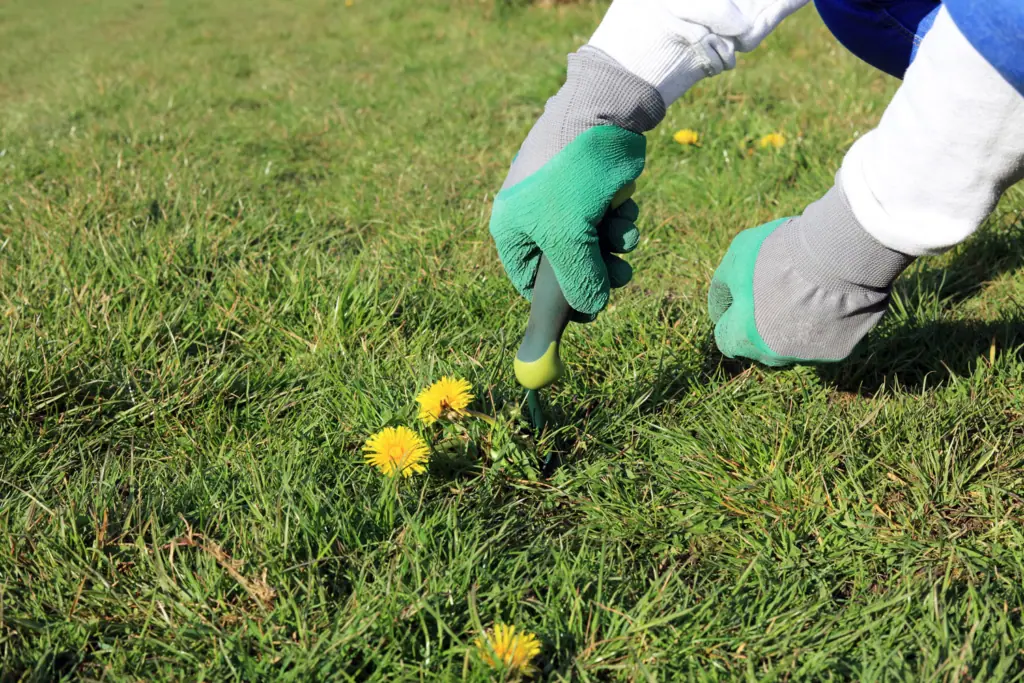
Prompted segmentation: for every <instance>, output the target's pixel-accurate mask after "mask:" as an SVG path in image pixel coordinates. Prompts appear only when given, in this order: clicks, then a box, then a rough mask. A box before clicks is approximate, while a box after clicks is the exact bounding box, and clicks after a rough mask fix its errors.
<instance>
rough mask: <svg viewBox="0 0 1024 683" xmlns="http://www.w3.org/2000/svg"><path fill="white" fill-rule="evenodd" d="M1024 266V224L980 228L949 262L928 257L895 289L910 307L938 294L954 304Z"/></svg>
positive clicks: (912, 307)
mask: <svg viewBox="0 0 1024 683" xmlns="http://www.w3.org/2000/svg"><path fill="white" fill-rule="evenodd" d="M1022 266H1024V223H1022V222H1018V223H1016V224H1014V225H1013V226H1011V227H1009V228H1004V229H988V230H983V231H980V232H979V233H978V234H976V235H975V236H973V237H972V238H971V239H970V240H969V241H967V242H965V243H964V244H962V245H961V246H959V247H958V248H957V249H956V250H955V251H954V252H953V254H952V257H951V259H950V261H949V263H947V264H945V265H943V262H942V261H941V260H938V259H934V258H933V259H925V260H924V261H922V265H921V266H920V267H918V268H917V269H915V270H914V271H912V272H911V273H910V274H908V275H905V276H904V277H902V278H900V280H898V281H897V282H896V287H895V289H896V292H897V293H899V294H900V296H901V297H902V298H903V300H904V301H906V302H907V306H908V308H910V309H911V310H913V309H916V308H918V307H919V306H920V305H922V304H924V303H925V301H924V300H925V299H930V298H931V297H938V299H939V300H940V301H942V302H943V303H944V304H945V305H947V306H949V305H954V304H958V303H961V302H963V301H966V300H968V299H971V298H973V297H975V296H978V295H979V294H981V293H982V292H983V291H984V289H985V285H986V284H988V283H989V282H991V281H992V280H994V279H996V278H997V277H999V276H1001V275H1003V274H1005V273H1012V272H1014V271H1016V270H1018V269H1020V268H1021V267H1022Z"/></svg>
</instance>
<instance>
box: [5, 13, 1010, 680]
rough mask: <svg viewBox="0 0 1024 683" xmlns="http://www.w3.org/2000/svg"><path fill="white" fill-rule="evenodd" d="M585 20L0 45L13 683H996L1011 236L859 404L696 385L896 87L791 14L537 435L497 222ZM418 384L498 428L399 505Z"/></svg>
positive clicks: (966, 273) (708, 86)
mask: <svg viewBox="0 0 1024 683" xmlns="http://www.w3.org/2000/svg"><path fill="white" fill-rule="evenodd" d="M601 14H602V7H601V6H599V5H574V6H559V7H555V8H553V9H545V8H542V7H523V6H519V5H504V4H499V5H494V4H492V3H491V2H490V0H487V1H484V0H472V1H471V0H418V1H414V0H354V4H352V5H351V6H347V5H346V2H345V0H252V1H251V2H239V1H238V0H224V1H222V2H217V3H212V2H202V1H200V0H181V1H175V2H170V1H168V0H91V1H89V2H71V1H70V0H65V1H63V2H57V1H56V0H13V1H12V2H7V3H4V4H0V150H2V151H0V680H2V681H4V682H5V683H6V682H7V681H23V680H24V681H45V680H52V679H55V678H66V679H70V678H85V679H92V680H144V679H145V680H154V679H171V680H198V679H202V680H254V679H289V680H296V681H308V680H368V679H370V680H389V681H391V680H414V679H415V680H424V679H431V680H437V679H441V680H451V679H460V678H469V679H472V680H480V681H484V680H494V678H495V676H496V675H497V674H495V673H494V672H493V671H492V670H490V669H489V668H488V667H487V665H486V664H485V662H484V661H483V660H482V659H481V657H480V656H479V655H478V653H477V651H476V648H475V647H474V645H473V641H474V639H475V638H477V637H478V636H479V635H480V630H481V628H486V627H488V626H490V625H491V624H492V623H493V622H504V623H511V624H515V625H517V626H519V627H521V628H523V629H526V630H528V631H531V632H534V633H536V634H537V636H538V637H539V638H540V640H541V641H542V644H543V650H542V653H541V655H540V656H539V657H538V659H537V666H538V668H539V671H540V676H541V677H543V678H550V679H554V680H578V681H598V680H667V679H674V678H679V679H693V680H814V681H818V680H842V679H858V680H921V681H933V680H942V681H957V680H962V681H968V680H972V681H982V680H984V681H995V680H1021V678H1022V673H1021V672H1022V671H1024V623H1022V615H1021V608H1022V605H1024V529H1022V526H1021V523H1022V520H1024V497H1022V496H1024V491H1022V488H1024V476H1022V470H1021V467H1022V464H1024V351H1022V345H1024V311H1022V308H1021V302H1024V275H1022V274H1021V273H1020V272H1019V271H1020V266H1021V265H1022V261H1024V241H1022V240H1024V222H1022V217H1021V210H1022V208H1024V191H1022V190H1021V189H1020V188H1017V189H1014V190H1011V191H1010V193H1009V194H1008V196H1007V197H1006V198H1005V200H1004V201H1003V202H1002V204H1001V205H1000V207H999V209H998V210H997V212H996V213H995V215H994V216H993V218H992V219H991V220H990V221H989V222H988V224H987V225H986V226H985V227H984V229H983V230H982V231H981V232H980V233H979V234H978V235H977V236H975V238H974V239H973V240H971V241H970V242H969V243H967V244H965V245H964V246H962V247H961V248H959V249H957V250H955V251H953V252H951V253H950V254H948V255H946V256H944V257H942V258H935V259H929V260H924V261H921V262H919V263H918V264H916V265H915V266H914V267H913V268H912V269H911V270H910V271H909V272H908V273H907V274H906V275H905V276H904V277H903V278H902V279H901V281H900V283H899V285H898V287H897V292H896V296H895V302H894V308H893V312H892V314H891V315H890V316H888V317H887V318H886V320H885V322H884V323H883V324H882V325H881V327H880V328H879V329H878V330H876V331H875V332H874V333H873V334H872V335H871V336H870V338H869V340H868V342H867V343H866V344H865V345H864V346H863V348H862V349H860V350H859V351H858V353H857V355H856V357H855V358H853V359H851V360H850V361H849V362H846V363H843V364H842V365H839V366H836V367H829V368H826V369H813V368H801V369H796V370H789V371H782V372H777V371H768V370H765V369H763V368H760V367H752V366H746V365H742V364H738V363H734V362H731V361H724V360H723V359H722V358H721V356H719V355H718V354H717V353H716V352H715V351H714V349H713V345H712V344H711V343H710V332H711V325H710V321H709V320H708V318H707V315H706V312H705V309H704V303H703V302H704V297H705V293H706V290H707V286H708V282H709V280H710V276H711V273H712V271H713V269H714V267H715V266H716V265H717V262H718V259H719V258H720V257H721V255H722V254H723V253H724V251H725V249H726V247H727V245H728V243H729V241H730V239H731V238H732V236H733V235H735V234H736V233H737V232H738V231H739V230H741V229H743V228H746V227H750V226H753V225H756V224H758V223H760V222H764V221H766V220H769V219H771V218H775V217H779V216H784V215H787V214H790V213H793V212H798V211H800V210H802V208H803V207H804V206H805V205H806V204H807V203H808V202H810V201H812V200H813V199H815V198H817V197H818V196H820V195H821V194H822V193H823V192H824V190H825V189H827V188H828V187H829V185H830V184H831V182H832V176H833V173H834V171H835V169H836V168H837V167H838V165H839V163H840V161H841V159H842V156H843V153H844V151H845V150H846V149H847V148H848V147H849V145H850V144H851V143H852V142H853V140H854V139H855V138H856V137H857V136H858V134H860V133H863V132H864V131H866V130H868V129H870V128H871V126H872V125H873V124H874V123H875V122H876V121H877V120H878V118H879V116H880V115H881V113H882V111H883V109H884V107H885V104H886V102H887V101H888V98H889V97H890V95H891V94H892V93H893V92H894V90H895V88H896V85H897V84H896V82H895V81H893V80H892V79H889V78H888V77H884V76H881V75H879V74H877V73H875V72H873V71H872V70H871V69H870V68H868V67H867V66H865V65H862V64H860V63H858V62H857V61H856V60H855V59H854V58H853V57H851V56H849V55H848V54H846V53H845V52H844V51H843V50H842V48H840V47H839V46H838V45H837V44H836V43H835V42H834V41H833V40H832V39H831V38H830V36H829V35H828V33H827V31H826V30H825V29H824V28H823V26H822V25H821V23H820V21H819V19H818V17H817V15H816V14H815V13H814V10H813V9H807V10H804V11H803V12H801V13H800V14H798V15H797V16H796V17H794V18H793V19H792V20H791V21H789V22H788V23H787V24H785V25H784V26H783V28H782V29H781V30H780V31H779V32H778V33H777V34H775V35H773V36H771V37H770V38H769V39H768V40H767V41H766V43H765V45H764V47H763V49H760V50H758V51H757V52H755V53H754V54H751V55H745V56H742V57H741V60H740V68H739V69H738V70H737V71H735V72H733V73H729V74H726V75H724V76H722V77H720V78H718V79H715V80H713V81H708V82H704V83H703V84H701V85H699V86H698V87H697V88H696V89H695V90H694V91H693V92H691V93H690V94H689V95H688V96H687V97H686V98H684V100H683V101H682V102H681V103H680V104H677V105H674V106H673V107H671V109H670V111H669V113H668V117H667V120H666V121H665V123H664V124H663V125H662V126H661V127H660V128H659V129H657V130H656V131H654V132H653V133H651V134H650V135H649V136H648V139H649V143H648V149H649V162H648V169H647V171H646V172H645V174H644V176H643V178H642V179H641V182H640V187H639V190H638V192H637V195H636V196H637V199H638V201H639V203H640V204H641V207H642V215H641V221H640V224H641V229H642V231H643V233H644V238H643V239H642V241H641V247H640V249H638V251H637V252H636V256H635V258H634V260H633V262H634V266H635V268H636V276H635V281H634V283H633V284H632V285H631V286H630V287H628V288H626V289H625V290H622V291H620V292H619V293H617V294H616V295H615V296H614V297H613V300H612V305H611V306H610V308H609V310H608V311H607V313H606V314H604V315H602V316H601V318H600V319H599V321H598V322H597V323H596V324H593V325H589V326H573V327H571V329H570V331H569V332H568V333H567V337H566V345H565V346H566V349H565V353H564V356H565V358H566V361H567V363H568V365H569V367H570V370H571V376H570V377H569V378H568V379H567V380H566V381H564V382H562V383H560V384H559V385H558V386H557V387H555V388H554V390H553V391H551V392H548V393H547V395H546V399H547V400H548V402H549V405H550V412H551V418H552V426H553V427H554V429H552V430H549V431H548V432H547V433H546V434H545V435H544V436H543V438H542V439H541V440H540V441H539V443H534V442H533V441H531V440H530V437H529V435H528V434H526V432H525V430H524V427H525V420H524V418H523V417H522V416H521V415H520V414H519V412H518V411H519V410H520V407H521V400H522V394H521V391H520V390H519V389H518V388H517V386H516V384H515V380H514V378H513V376H512V354H513V353H514V351H515V347H516V345H517V342H518V337H519V335H521V333H522V330H523V328H524V326H525V321H526V317H527V313H528V306H527V304H526V303H525V302H524V301H522V300H520V299H519V298H518V297H517V296H516V295H515V293H514V291H513V289H512V287H511V285H510V284H509V283H508V282H507V281H506V280H505V279H504V276H503V274H502V270H501V265H500V263H499V262H498V259H497V256H496V254H495V251H494V248H493V246H492V244H491V242H490V239H489V237H488V234H487V218H488V215H489V208H490V201H491V199H492V197H493V194H494V192H495V191H496V189H497V188H498V187H499V186H500V184H501V181H502V178H503V176H504V172H505V170H506V169H507V167H508V164H509V162H510V160H511V157H512V155H513V154H514V152H515V150H516V149H517V147H518V145H519V143H520V142H521V140H522V138H523V137H524V136H525V134H526V132H527V130H528V129H529V127H530V125H531V124H532V122H533V121H534V120H535V119H536V117H537V116H538V114H539V113H540V111H541V109H542V107H543V104H544V101H545V99H546V98H547V97H548V96H549V95H551V94H552V93H553V92H554V91H555V90H556V89H557V88H558V86H559V83H560V81H561V79H562V78H563V75H564V69H565V54H566V53H567V52H569V51H571V50H572V49H574V48H575V47H576V46H578V45H580V44H582V43H583V42H585V40H586V39H587V37H588V36H589V34H590V32H591V31H592V30H593V28H594V27H595V26H596V25H597V22H598V21H599V19H600V16H601ZM680 128H692V129H694V130H696V131H698V133H699V134H700V136H701V141H702V142H701V146H699V147H696V146H695V147H683V146H680V145H678V144H676V143H675V142H673V140H672V134H673V133H674V132H675V131H676V130H678V129H680ZM771 132H781V133H783V134H784V135H785V136H786V138H787V143H786V145H785V146H784V147H783V148H781V149H780V150H778V151H775V150H764V149H760V148H758V147H757V146H756V145H755V144H754V142H755V141H756V140H757V139H758V138H759V137H761V136H762V135H765V134H766V133H771ZM442 375H451V376H456V377H463V378H466V379H467V380H469V381H470V382H471V383H472V385H473V387H474V391H475V393H476V395H477V397H478V398H477V400H476V402H475V403H474V406H473V407H474V408H475V409H476V410H479V411H481V412H485V413H489V414H491V415H496V416H497V417H498V424H497V426H496V427H495V428H494V429H490V428H488V427H487V426H486V424H485V423H483V422H481V421H479V420H475V421H470V422H468V423H466V424H465V425H462V426H460V425H457V424H454V425H453V424H447V425H446V426H443V427H435V428H431V429H423V430H422V431H423V433H424V435H425V436H428V437H430V439H431V440H432V441H433V442H435V444H436V452H435V453H434V455H433V459H432V464H431V468H430V470H429V472H428V473H427V474H425V475H420V476H417V477H412V478H409V479H407V480H404V481H402V482H401V483H400V484H398V485H397V486H393V485H392V484H391V483H390V482H389V481H388V480H386V479H384V478H382V477H381V476H380V475H379V474H377V473H376V472H375V471H374V470H372V469H370V468H369V467H367V466H366V465H365V464H364V463H363V456H362V452H361V447H362V444H363V442H364V441H365V439H366V438H367V437H368V436H369V435H370V434H372V433H373V432H375V431H377V430H379V429H380V428H381V427H383V426H385V425H389V424H391V425H398V424H406V425H415V405H414V397H415V396H416V394H417V393H418V391H419V390H420V389H421V388H423V387H424V386H426V385H427V384H429V383H430V382H431V381H433V380H435V379H438V378H440V377H441V376H442ZM549 452H551V453H553V454H554V460H553V462H554V463H555V464H556V465H557V466H556V467H554V468H551V471H546V472H541V471H539V469H538V463H539V462H540V459H541V457H542V456H543V455H544V454H546V453H549Z"/></svg>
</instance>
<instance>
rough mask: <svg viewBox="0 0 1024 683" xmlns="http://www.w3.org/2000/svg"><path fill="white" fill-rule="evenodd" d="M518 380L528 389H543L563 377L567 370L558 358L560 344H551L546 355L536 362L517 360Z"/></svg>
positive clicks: (515, 364)
mask: <svg viewBox="0 0 1024 683" xmlns="http://www.w3.org/2000/svg"><path fill="white" fill-rule="evenodd" d="M513 365H514V366H515V371H516V379H517V380H519V383H520V384H522V385H523V387H525V388H527V389H543V388H544V387H546V386H547V385H549V384H551V383H552V382H554V381H555V380H557V379H558V378H559V377H561V376H562V372H564V370H565V368H564V366H563V365H562V359H561V358H559V357H558V342H551V345H550V346H548V350H547V351H545V352H544V355H543V356H541V357H540V358H538V359H537V360H534V361H523V360H519V359H518V358H516V360H515V363H514V364H513Z"/></svg>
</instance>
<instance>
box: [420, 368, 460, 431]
mask: <svg viewBox="0 0 1024 683" xmlns="http://www.w3.org/2000/svg"><path fill="white" fill-rule="evenodd" d="M472 388H473V387H472V386H470V384H469V382H467V381H466V380H464V379H455V378H453V377H442V378H441V379H439V380H437V381H436V382H434V383H433V384H431V385H430V386H429V387H427V388H426V389H424V390H423V391H421V392H420V395H419V396H417V397H416V402H417V403H419V404H420V415H419V417H420V419H421V420H423V422H424V424H428V425H429V424H434V422H436V421H437V420H440V419H441V416H442V415H444V414H445V413H447V412H453V413H457V414H459V415H464V414H465V413H466V406H468V405H469V404H470V403H471V402H472V401H473V398H474V397H473V394H472V393H470V390H471V389H472Z"/></svg>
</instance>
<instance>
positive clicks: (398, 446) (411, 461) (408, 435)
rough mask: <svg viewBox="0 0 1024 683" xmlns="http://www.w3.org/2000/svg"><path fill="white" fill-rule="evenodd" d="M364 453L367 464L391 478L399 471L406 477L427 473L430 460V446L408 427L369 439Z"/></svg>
mask: <svg viewBox="0 0 1024 683" xmlns="http://www.w3.org/2000/svg"><path fill="white" fill-rule="evenodd" d="M363 450H364V451H365V453H364V454H363V457H364V458H366V464H367V465H371V466H373V467H376V468H377V469H378V470H380V472H381V474H383V475H385V476H388V477H392V476H394V475H395V474H397V473H398V472H401V473H402V476H404V477H411V476H412V475H413V474H419V473H420V472H426V471H427V467H426V465H427V461H428V460H429V459H430V454H429V451H428V450H427V444H425V443H423V439H421V438H420V435H419V434H417V433H416V432H414V431H412V430H411V429H409V428H408V427H385V428H384V429H382V430H380V431H379V432H377V433H376V434H374V435H373V436H371V437H370V438H369V439H367V440H366V445H365V446H363Z"/></svg>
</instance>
